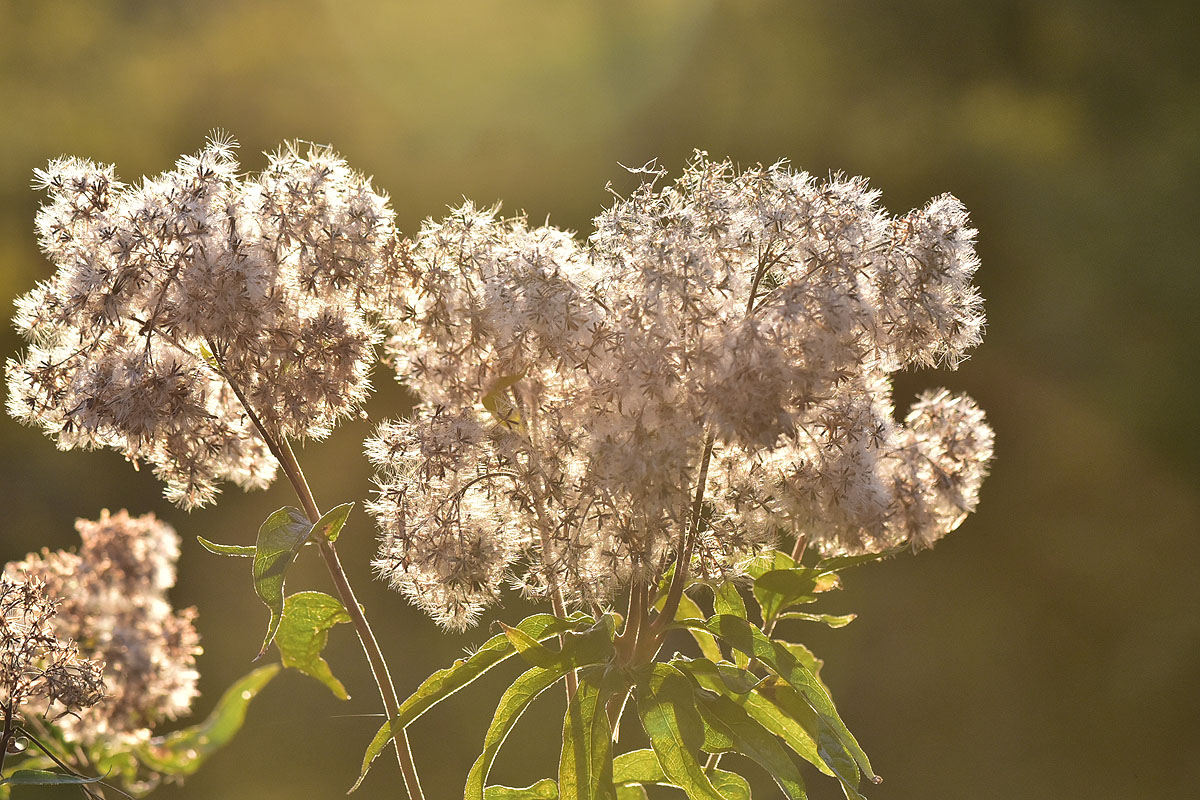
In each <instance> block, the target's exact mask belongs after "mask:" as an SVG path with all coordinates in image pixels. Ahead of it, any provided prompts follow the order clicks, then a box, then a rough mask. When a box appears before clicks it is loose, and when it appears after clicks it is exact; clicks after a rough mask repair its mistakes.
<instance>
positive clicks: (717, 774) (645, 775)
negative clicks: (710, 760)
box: [613, 750, 750, 800]
mask: <svg viewBox="0 0 1200 800" xmlns="http://www.w3.org/2000/svg"><path fill="white" fill-rule="evenodd" d="M708 777H709V780H711V781H712V785H713V787H714V788H716V790H717V791H718V792H720V793H721V796H722V797H724V798H726V800H750V784H749V783H747V782H746V779H745V778H743V777H742V776H741V775H738V774H736V773H733V772H726V771H725V770H722V769H716V770H711V771H710V773H709V776H708ZM613 781H614V782H615V783H616V784H617V800H625V797H624V796H623V794H622V791H623V790H628V789H632V788H635V787H636V788H639V789H640V788H641V786H642V784H649V785H655V786H675V784H674V783H671V781H670V779H668V778H667V776H666V774H664V773H663V769H662V766H661V765H660V764H659V763H658V756H656V755H654V751H653V750H633V751H631V752H629V753H622V754H621V755H619V756H617V757H616V758H614V759H613ZM676 788H682V787H676ZM644 797H646V793H645V790H642V793H641V795H637V794H632V793H631V794H630V798H631V799H632V800H641V798H644Z"/></svg>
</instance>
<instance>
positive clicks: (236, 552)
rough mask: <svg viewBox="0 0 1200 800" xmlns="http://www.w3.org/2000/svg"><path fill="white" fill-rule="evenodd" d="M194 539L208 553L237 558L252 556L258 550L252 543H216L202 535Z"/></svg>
mask: <svg viewBox="0 0 1200 800" xmlns="http://www.w3.org/2000/svg"><path fill="white" fill-rule="evenodd" d="M196 541H198V542H200V546H201V547H203V548H204V549H205V550H207V551H208V552H210V553H216V554H217V555H219V556H235V557H237V558H253V557H254V554H255V553H256V552H258V548H257V547H255V546H254V545H252V544H217V543H216V542H210V541H209V540H208V539H205V538H204V537H203V536H197V537H196Z"/></svg>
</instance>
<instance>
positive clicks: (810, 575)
mask: <svg viewBox="0 0 1200 800" xmlns="http://www.w3.org/2000/svg"><path fill="white" fill-rule="evenodd" d="M839 586H840V583H839V581H838V576H837V573H834V572H822V571H821V570H815V569H809V568H807V567H795V568H793V569H773V570H770V571H769V572H764V573H762V574H761V575H759V576H758V577H757V578H756V579H755V580H754V599H755V600H757V601H758V606H759V608H761V609H762V616H763V624H764V625H765V624H767V621H768V620H772V619H775V617H776V616H778V615H779V614H780V613H782V612H784V611H787V610H788V609H790V608H793V607H795V606H797V605H802V604H806V603H812V602H814V601H815V600H816V597H815V595H817V594H820V593H821V592H827V591H829V590H830V589H836V588H838V587H839Z"/></svg>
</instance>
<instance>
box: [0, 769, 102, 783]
mask: <svg viewBox="0 0 1200 800" xmlns="http://www.w3.org/2000/svg"><path fill="white" fill-rule="evenodd" d="M99 780H100V778H88V777H85V776H83V775H69V774H67V773H65V772H50V771H48V770H44V769H19V770H17V771H15V772H14V773H13V774H12V775H9V776H8V777H7V778H4V779H2V780H0V786H62V785H64V784H84V783H96V782H97V781H99Z"/></svg>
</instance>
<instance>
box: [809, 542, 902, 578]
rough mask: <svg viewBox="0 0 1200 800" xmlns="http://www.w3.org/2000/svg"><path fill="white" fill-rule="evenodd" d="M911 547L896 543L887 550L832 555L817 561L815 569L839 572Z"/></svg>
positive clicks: (897, 553)
mask: <svg viewBox="0 0 1200 800" xmlns="http://www.w3.org/2000/svg"><path fill="white" fill-rule="evenodd" d="M909 549H911V547H910V545H907V544H901V545H896V546H895V547H892V548H890V549H888V550H884V551H882V552H879V553H867V554H866V555H861V556H834V557H833V558H823V559H821V560H820V561H818V562H817V569H819V570H822V571H823V572H840V571H841V570H844V569H849V568H850V567H857V566H858V565H859V564H869V563H871V562H872V561H882V560H883V559H885V558H891V557H892V556H897V555H900V554H901V553H903V552H904V551H906V550H909Z"/></svg>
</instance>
